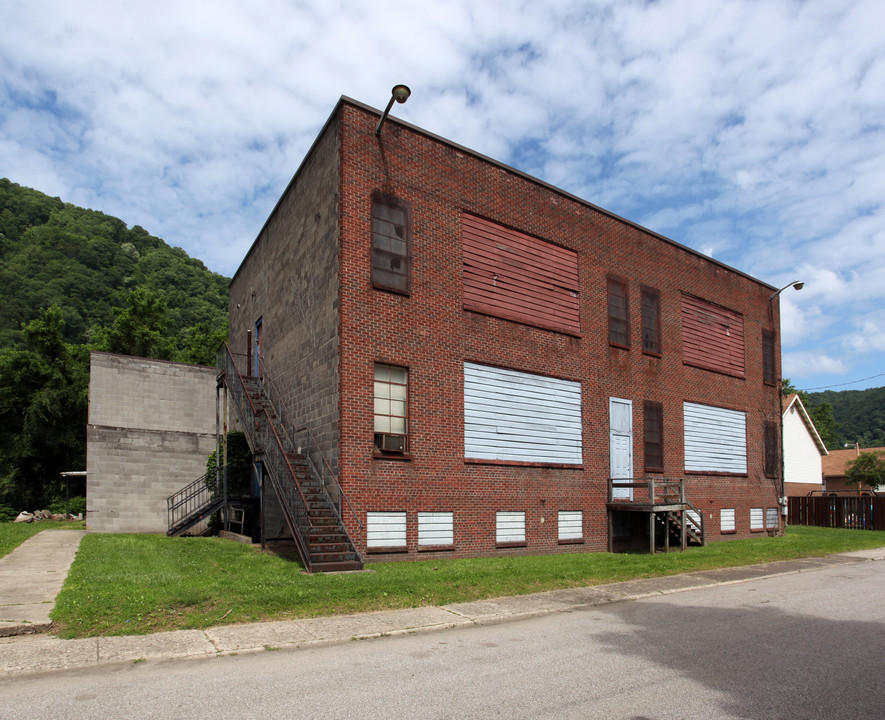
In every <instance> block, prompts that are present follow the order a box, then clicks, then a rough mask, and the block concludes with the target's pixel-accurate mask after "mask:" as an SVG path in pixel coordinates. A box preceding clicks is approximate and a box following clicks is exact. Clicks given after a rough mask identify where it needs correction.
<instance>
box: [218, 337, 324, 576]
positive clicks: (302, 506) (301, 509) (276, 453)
mask: <svg viewBox="0 0 885 720" xmlns="http://www.w3.org/2000/svg"><path fill="white" fill-rule="evenodd" d="M216 361H217V362H218V363H222V362H223V363H224V372H225V376H226V377H227V378H228V380H226V382H225V385H226V386H227V388H228V390H229V391H230V393H231V397H232V398H233V400H234V403H233V405H234V408H235V410H236V412H237V414H238V415H239V416H240V419H241V420H242V421H243V428H244V431H245V433H246V437H247V439H249V440H250V441H251V443H250V444H251V446H252V448H253V449H254V448H257V447H259V442H258V441H259V439H260V440H261V444H260V446H261V448H262V452H263V454H264V456H265V458H266V459H267V460H269V462H267V463H266V466H267V469H268V471H269V473H268V474H269V476H270V479H271V484H272V485H273V486H274V491H275V492H276V495H277V498H278V499H279V500H280V506H281V507H282V509H283V516H284V518H285V520H286V524H287V525H288V526H289V531H290V532H291V533H292V539H293V540H294V542H295V544H296V546H297V548H298V553H299V555H301V559H302V561H303V562H304V564H305V567H306V568H307V569H308V570H310V566H311V563H310V553H309V551H308V547H307V542H306V541H305V538H304V535H303V533H305V532H306V533H307V534H309V533H310V528H311V527H312V526H311V522H310V516H309V514H308V511H307V508H308V505H307V500H306V499H305V497H304V494H303V493H302V492H301V487H300V486H299V485H298V479H297V475H296V474H295V472H294V470H293V468H292V465H291V463H289V459H288V458H287V457H286V451H285V448H284V447H283V443H282V442H281V441H280V437H279V434H278V433H277V430H276V427H275V426H274V423H273V421H272V419H271V417H270V415H269V413H268V412H267V410H264V409H262V410H256V409H255V404H254V403H253V402H252V398H251V397H250V395H249V393H248V392H247V391H246V383H245V381H244V380H243V376H242V374H241V373H240V371H239V368H237V364H236V362H235V361H234V358H233V355H232V353H231V351H230V347H228V345H227V343H225V344H224V346H223V351H222V349H221V348H219V354H218V356H217V360H216ZM231 371H232V372H231ZM219 375H220V373H219ZM234 379H236V380H235V382H232V381H233V380H234ZM247 404H248V408H247ZM247 409H248V410H251V412H252V418H253V420H254V422H253V423H251V427H250V423H248V422H246V419H245V415H246V412H247ZM262 413H263V414H264V416H265V418H266V419H267V427H268V428H270V432H271V433H272V435H273V440H275V442H270V440H271V438H270V437H269V436H267V433H264V437H261V438H258V437H257V434H258V418H259V416H260V415H261V414H262ZM284 469H287V470H288V471H289V474H290V477H291V478H292V486H293V487H294V488H295V490H296V491H297V495H296V496H294V497H290V496H289V495H287V494H286V493H285V490H284V486H283V485H282V484H281V479H280V478H278V477H277V472H278V471H279V473H280V474H283V472H284ZM290 499H292V500H294V501H295V504H296V505H297V506H298V507H297V515H298V517H295V516H294V515H293V513H292V503H291V502H289V500H290ZM299 501H300V502H299Z"/></svg>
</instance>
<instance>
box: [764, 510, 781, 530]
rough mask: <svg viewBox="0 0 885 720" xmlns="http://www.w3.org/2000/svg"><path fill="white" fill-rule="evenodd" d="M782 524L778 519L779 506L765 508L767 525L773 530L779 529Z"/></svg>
mask: <svg viewBox="0 0 885 720" xmlns="http://www.w3.org/2000/svg"><path fill="white" fill-rule="evenodd" d="M779 526H780V523H779V522H778V519H777V508H766V509H765V527H766V528H768V529H769V530H771V529H772V528H774V529H777V528H778V527H779Z"/></svg>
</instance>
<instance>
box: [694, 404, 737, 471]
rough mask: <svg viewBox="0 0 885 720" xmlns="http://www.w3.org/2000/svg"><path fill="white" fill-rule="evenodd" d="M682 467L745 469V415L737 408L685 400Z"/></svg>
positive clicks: (706, 469)
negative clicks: (683, 463) (732, 408)
mask: <svg viewBox="0 0 885 720" xmlns="http://www.w3.org/2000/svg"><path fill="white" fill-rule="evenodd" d="M683 412H684V419H685V469H686V470H695V471H700V472H703V471H707V472H730V473H741V474H744V473H746V472H747V416H746V413H743V412H740V411H738V410H726V409H725V408H718V407H713V406H711V405H699V404H697V403H690V402H686V403H684V405H683Z"/></svg>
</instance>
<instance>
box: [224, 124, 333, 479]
mask: <svg viewBox="0 0 885 720" xmlns="http://www.w3.org/2000/svg"><path fill="white" fill-rule="evenodd" d="M338 133H339V123H338V121H337V118H333V119H332V120H330V122H329V123H328V124H327V125H326V127H325V128H324V129H323V132H322V133H321V134H320V137H319V138H318V139H317V141H316V142H315V143H314V146H313V147H312V148H311V151H310V152H309V153H308V156H307V158H306V159H305V160H304V162H303V163H302V165H301V167H300V168H299V169H298V171H297V173H296V174H295V176H294V178H293V179H292V181H291V182H290V184H289V186H288V187H287V188H286V191H285V193H284V194H283V196H282V197H281V198H280V200H279V202H278V203H277V206H276V207H275V208H274V210H273V212H272V213H271V215H270V217H269V218H268V220H267V223H266V224H265V226H264V228H263V229H262V230H261V233H260V234H259V236H258V238H257V239H256V241H255V243H254V244H253V245H252V247H251V248H250V250H249V252H248V254H247V255H246V258H245V259H244V261H243V263H242V265H241V266H240V268H239V269H238V270H237V272H236V273H235V274H234V277H233V279H232V280H231V288H230V347H231V351H232V353H234V359H235V361H236V362H237V365H238V368H239V369H240V372H241V373H243V374H244V375H245V374H246V361H247V355H248V354H250V353H253V352H254V341H255V338H254V329H255V323H256V322H257V321H258V320H259V319H261V325H262V354H263V356H264V372H265V374H266V375H268V376H269V377H270V378H271V380H272V383H273V387H274V388H275V389H276V390H277V391H278V392H279V393H280V395H281V396H282V400H283V403H284V405H285V407H286V409H287V411H288V414H289V415H290V420H291V422H292V423H293V424H295V425H296V426H298V427H302V426H308V427H309V428H310V430H311V433H312V435H313V437H314V439H315V441H316V442H317V443H318V444H319V446H320V448H321V449H322V451H323V453H324V454H325V457H326V459H327V460H328V461H329V462H330V464H331V465H332V467H333V468H337V465H338V409H339V395H338V382H339V378H338V347H339V337H338V302H339V300H338V298H339V245H338V220H339V216H338V213H339V208H338V196H339V195H338V173H339V153H338V149H339V138H338ZM249 331H252V332H253V336H252V341H253V347H247V337H248V335H247V333H248V332H249ZM297 441H298V442H304V443H305V444H306V442H305V440H304V435H303V434H301V435H299V437H298V438H297ZM313 460H314V462H315V463H319V462H320V460H319V457H318V456H315V457H313Z"/></svg>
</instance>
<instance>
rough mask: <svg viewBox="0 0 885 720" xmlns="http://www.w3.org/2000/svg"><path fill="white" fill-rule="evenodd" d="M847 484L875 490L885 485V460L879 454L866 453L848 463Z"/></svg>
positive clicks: (846, 471)
mask: <svg viewBox="0 0 885 720" xmlns="http://www.w3.org/2000/svg"><path fill="white" fill-rule="evenodd" d="M845 482H846V483H848V484H850V485H866V486H867V487H868V488H870V489H872V490H875V489H877V488H879V487H882V486H883V485H885V459H883V458H882V456H881V455H879V454H878V453H872V452H864V453H861V454H860V455H858V456H857V458H855V459H854V460H852V461H851V462H849V463H848V467H847V468H846V470H845Z"/></svg>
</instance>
